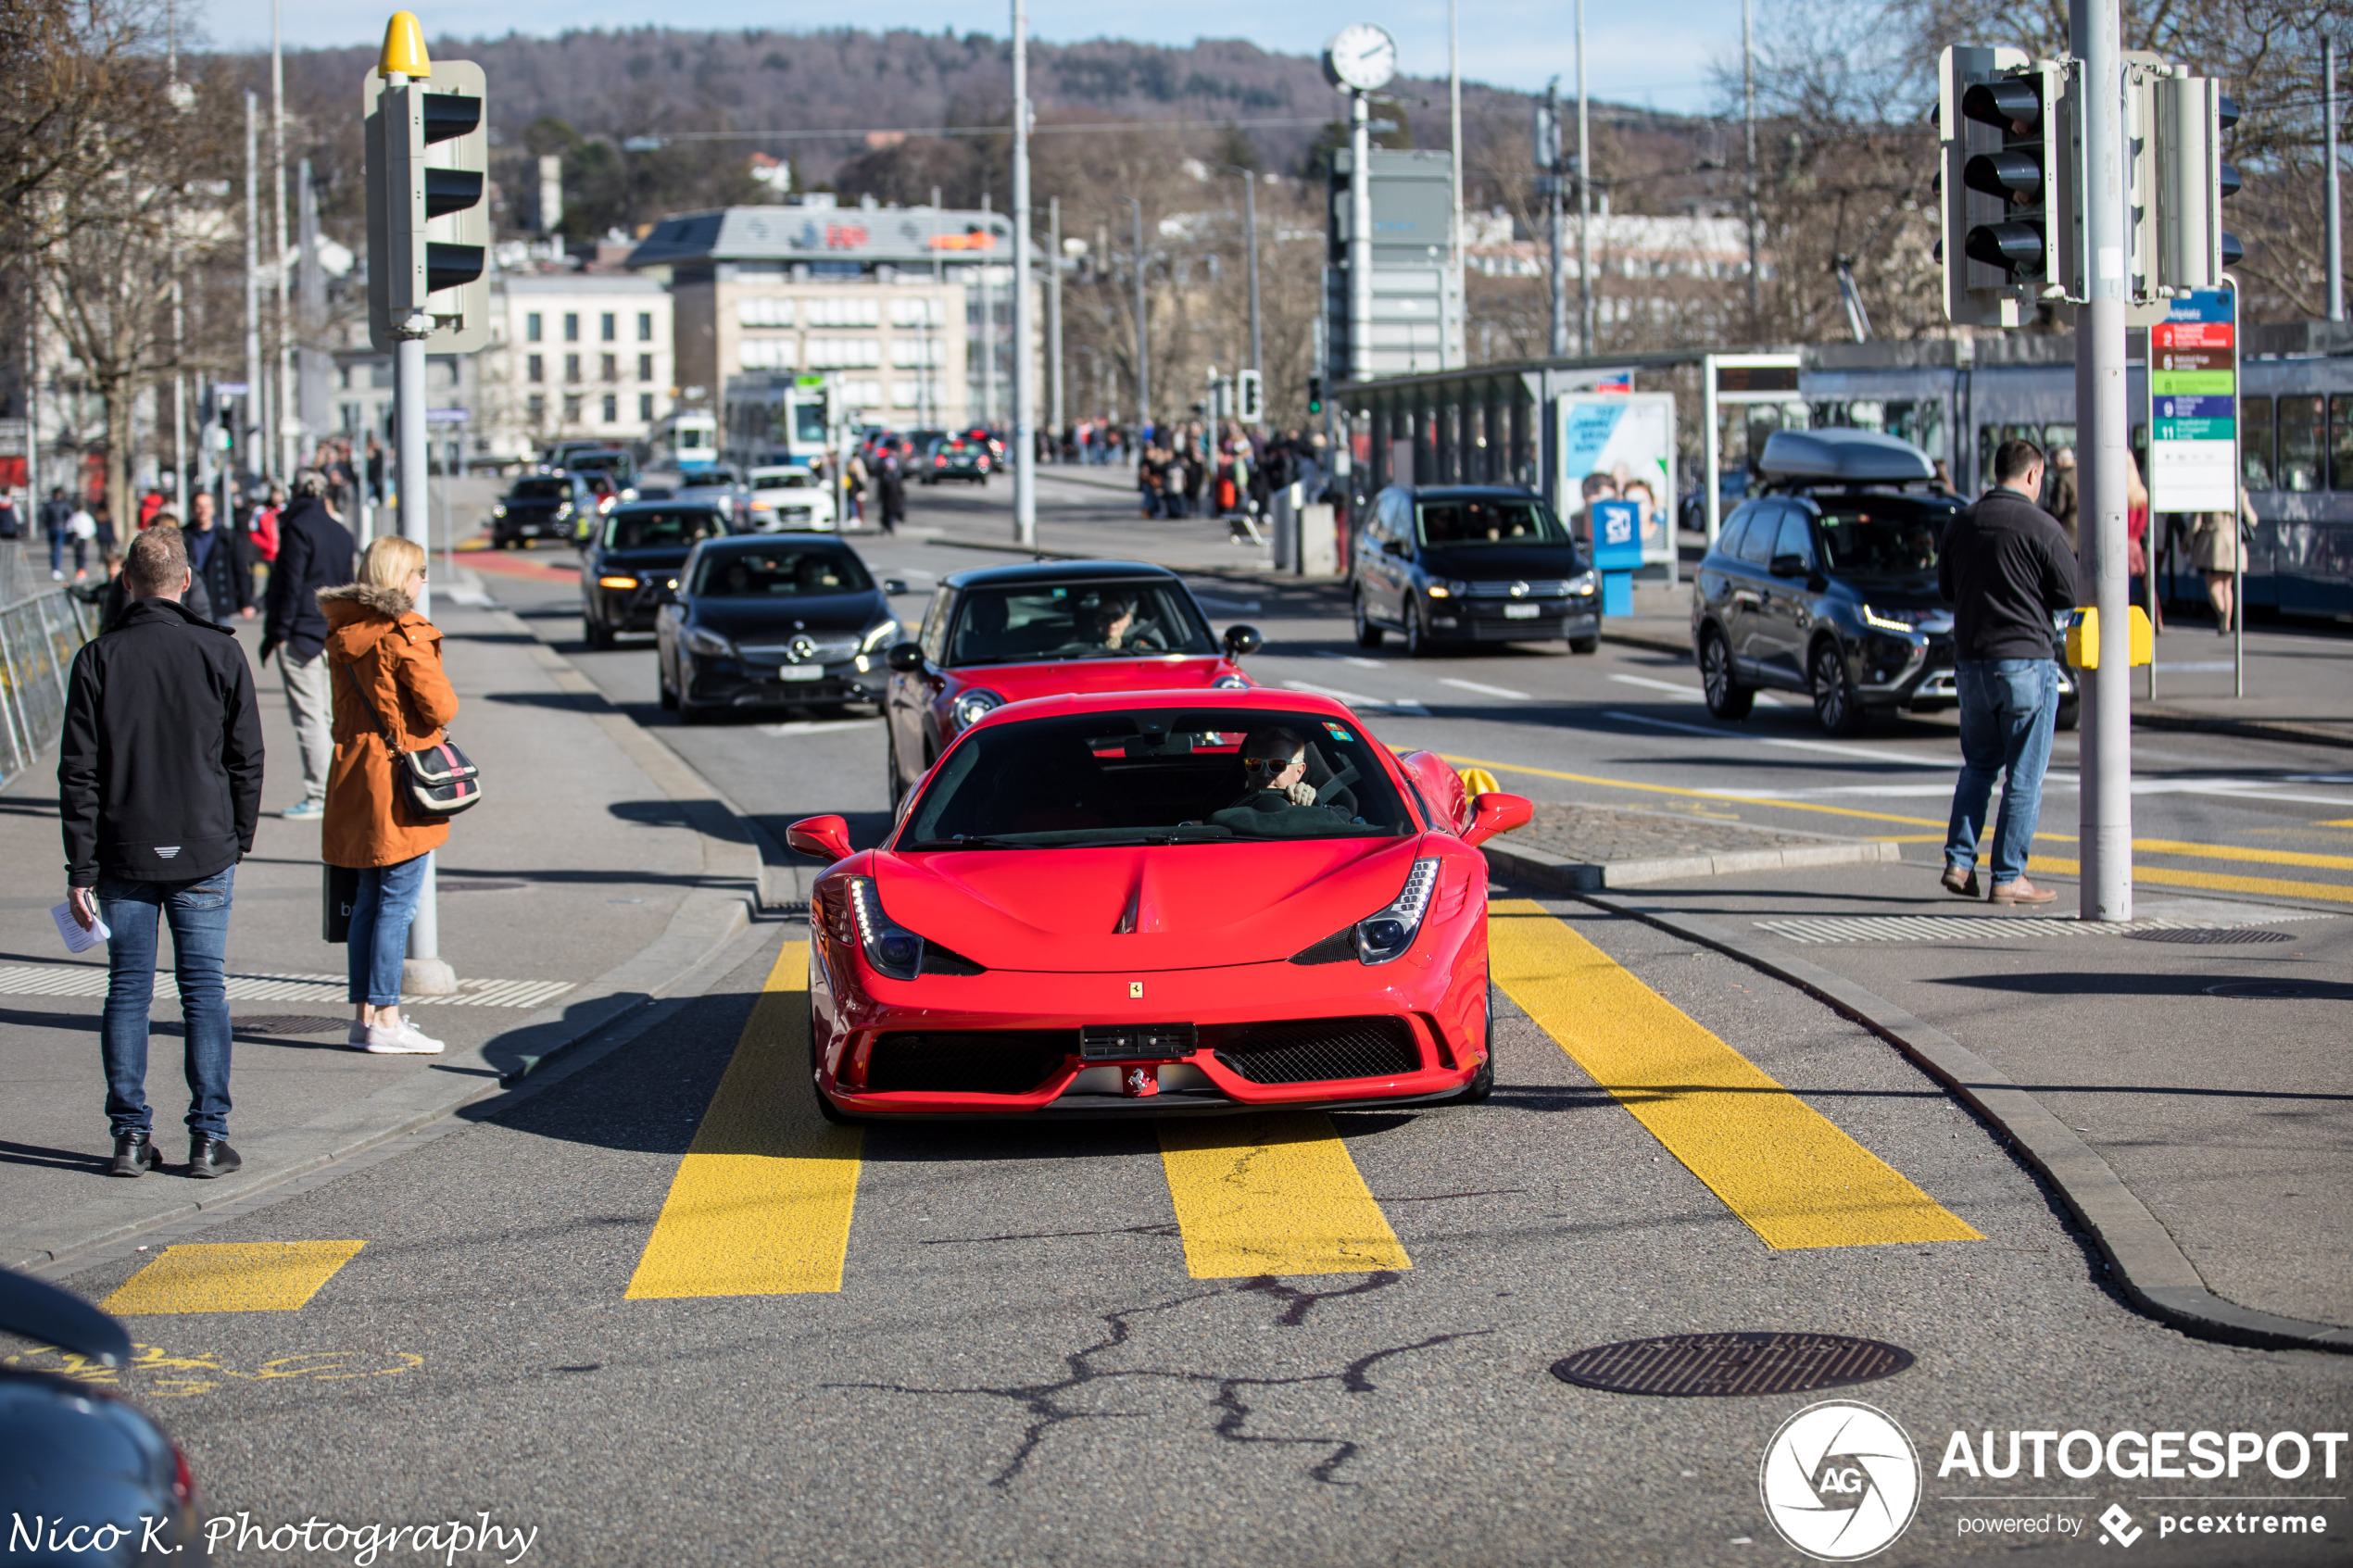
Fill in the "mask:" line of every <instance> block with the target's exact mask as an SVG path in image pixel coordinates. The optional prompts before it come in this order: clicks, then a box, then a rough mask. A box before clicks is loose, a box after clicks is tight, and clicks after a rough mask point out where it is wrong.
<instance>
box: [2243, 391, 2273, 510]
mask: <svg viewBox="0 0 2353 1568" xmlns="http://www.w3.org/2000/svg"><path fill="white" fill-rule="evenodd" d="M2273 457H2274V454H2273V452H2272V450H2271V399H2270V398H2268V397H2242V398H2240V399H2239V483H2241V484H2244V485H2246V487H2247V488H2248V489H2249V490H2276V489H2278V488H2279V485H2278V484H2277V483H2275V482H2274V481H2273V479H2272V472H2273V466H2272V459H2273Z"/></svg>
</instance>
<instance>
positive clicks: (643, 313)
mask: <svg viewBox="0 0 2353 1568" xmlns="http://www.w3.org/2000/svg"><path fill="white" fill-rule="evenodd" d="M653 340H654V313H653V312H652V311H650V310H640V311H638V312H637V341H638V342H639V343H651V342H653Z"/></svg>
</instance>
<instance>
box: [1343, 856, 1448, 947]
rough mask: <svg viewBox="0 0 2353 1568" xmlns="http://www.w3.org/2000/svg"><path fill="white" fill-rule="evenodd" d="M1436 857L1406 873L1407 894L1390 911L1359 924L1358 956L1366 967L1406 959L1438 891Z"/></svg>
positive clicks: (1394, 902) (1421, 862)
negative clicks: (1408, 950) (1432, 896)
mask: <svg viewBox="0 0 2353 1568" xmlns="http://www.w3.org/2000/svg"><path fill="white" fill-rule="evenodd" d="M1438 864H1439V862H1438V860H1437V859H1436V857H1434V856H1433V857H1430V858H1428V859H1419V860H1416V861H1415V862H1414V869H1413V870H1412V871H1410V872H1406V873H1405V887H1404V890H1403V892H1401V893H1399V894H1398V895H1397V897H1395V898H1393V899H1391V900H1390V904H1389V907H1388V908H1387V909H1381V910H1379V911H1378V912H1377V913H1374V914H1370V915H1367V916H1365V918H1364V919H1363V920H1360V921H1358V922H1356V956H1357V958H1359V959H1361V960H1363V961H1365V963H1388V962H1389V961H1390V960H1392V959H1401V958H1403V957H1404V956H1405V950H1406V949H1407V948H1408V947H1412V946H1413V945H1414V938H1415V937H1416V936H1417V935H1420V934H1421V929H1422V917H1423V916H1424V915H1426V914H1428V912H1429V897H1430V895H1431V894H1433V893H1435V892H1437V891H1438Z"/></svg>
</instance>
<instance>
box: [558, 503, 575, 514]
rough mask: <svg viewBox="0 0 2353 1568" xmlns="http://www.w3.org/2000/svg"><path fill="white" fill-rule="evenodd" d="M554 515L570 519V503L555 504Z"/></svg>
mask: <svg viewBox="0 0 2353 1568" xmlns="http://www.w3.org/2000/svg"><path fill="white" fill-rule="evenodd" d="M556 515H557V516H558V517H570V516H571V515H572V503H571V502H570V501H559V502H557V503H556Z"/></svg>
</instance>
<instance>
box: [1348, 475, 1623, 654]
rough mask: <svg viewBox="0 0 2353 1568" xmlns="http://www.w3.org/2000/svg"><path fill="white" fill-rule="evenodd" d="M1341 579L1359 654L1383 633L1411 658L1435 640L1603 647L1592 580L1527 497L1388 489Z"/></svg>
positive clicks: (1376, 501)
mask: <svg viewBox="0 0 2353 1568" xmlns="http://www.w3.org/2000/svg"><path fill="white" fill-rule="evenodd" d="M1349 577H1350V584H1349V585H1350V588H1351V590H1352V594H1353V598H1354V601H1355V618H1356V643H1357V646H1359V647H1367V648H1377V647H1378V646H1380V645H1381V639H1382V637H1383V636H1384V635H1385V634H1386V633H1389V632H1391V631H1395V632H1398V633H1402V634H1403V637H1404V639H1405V651H1406V653H1408V654H1409V655H1416V656H1418V655H1419V654H1421V653H1423V652H1424V651H1426V650H1427V649H1428V648H1430V647H1432V646H1436V645H1438V644H1442V643H1532V642H1539V641H1542V640H1546V639H1550V638H1554V637H1562V638H1566V639H1567V642H1568V646H1569V647H1570V648H1571V649H1572V650H1574V651H1576V652H1578V653H1591V652H1592V651H1593V650H1594V649H1595V648H1596V647H1599V646H1601V640H1602V599H1601V594H1600V591H1599V583H1597V582H1596V580H1595V578H1594V576H1593V573H1592V571H1591V570H1590V569H1589V568H1588V566H1587V564H1586V562H1585V559H1584V557H1583V555H1582V553H1581V552H1580V551H1579V549H1578V547H1577V541H1576V540H1575V539H1573V538H1571V537H1570V536H1569V533H1568V530H1567V529H1566V528H1564V527H1562V526H1561V521H1560V519H1558V518H1557V517H1554V515H1553V509H1552V508H1550V507H1547V506H1546V505H1545V504H1544V503H1543V500H1542V499H1541V497H1539V496H1538V495H1534V494H1533V493H1531V492H1529V491H1526V490H1514V489H1507V488H1504V487H1502V486H1488V485H1449V486H1446V487H1444V488H1442V489H1441V488H1437V487H1427V486H1426V487H1423V488H1420V489H1416V488H1413V487H1411V486H1407V485H1402V484H1400V485H1391V486H1390V488H1389V489H1387V490H1384V491H1382V492H1381V493H1380V494H1379V495H1377V496H1375V497H1374V498H1373V504H1372V506H1371V507H1369V508H1366V512H1365V526H1364V528H1363V529H1362V530H1360V531H1359V532H1358V533H1357V536H1356V548H1355V550H1354V551H1353V560H1352V561H1351V563H1350V566H1349Z"/></svg>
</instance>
